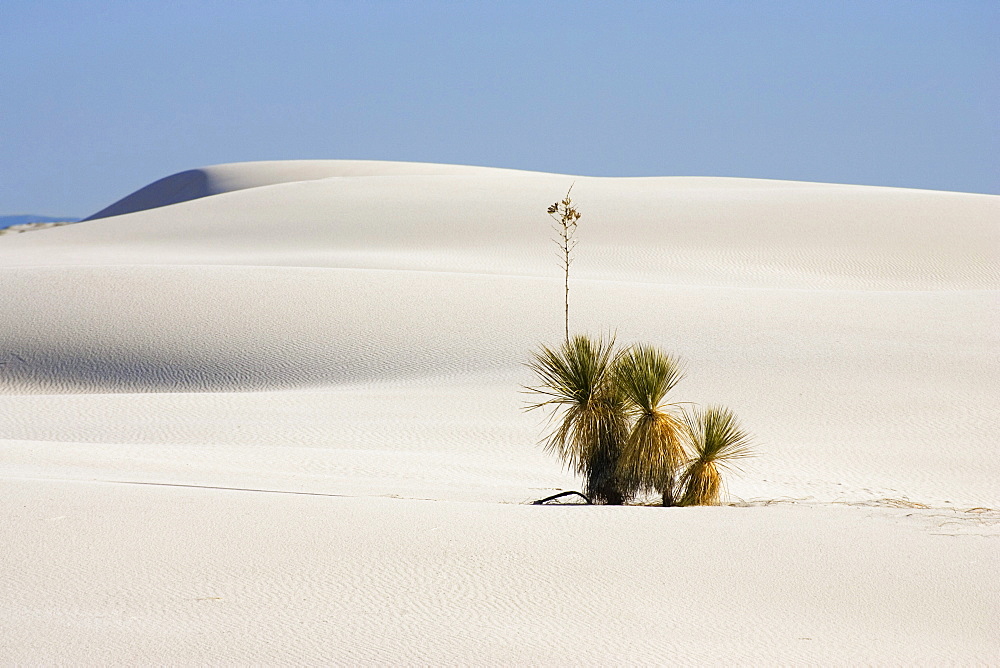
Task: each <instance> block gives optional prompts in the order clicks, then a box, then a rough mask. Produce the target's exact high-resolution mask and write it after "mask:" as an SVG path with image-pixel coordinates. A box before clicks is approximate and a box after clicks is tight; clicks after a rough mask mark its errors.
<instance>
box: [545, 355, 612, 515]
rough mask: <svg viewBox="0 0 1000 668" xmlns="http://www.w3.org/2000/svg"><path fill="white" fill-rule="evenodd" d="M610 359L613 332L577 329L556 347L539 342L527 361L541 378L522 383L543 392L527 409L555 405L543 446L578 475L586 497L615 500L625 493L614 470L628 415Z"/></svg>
mask: <svg viewBox="0 0 1000 668" xmlns="http://www.w3.org/2000/svg"><path fill="white" fill-rule="evenodd" d="M614 361H615V355H614V339H613V338H612V339H603V338H598V339H592V338H590V337H588V336H583V335H577V336H574V337H573V338H572V339H567V340H566V341H565V342H564V343H563V345H562V346H560V347H559V348H558V349H552V348H549V347H548V346H542V348H541V350H540V351H539V352H537V353H535V354H534V360H533V361H532V362H531V363H530V364H529V365H528V366H529V367H530V368H531V369H532V370H533V371H534V372H535V374H536V375H537V376H538V378H539V380H540V381H541V382H540V384H539V385H538V386H537V387H530V388H528V389H529V390H530V391H532V392H536V393H538V394H541V395H543V396H545V397H547V398H546V399H545V400H544V401H541V402H539V403H537V404H533V405H530V406H528V409H529V410H530V409H537V408H544V407H551V408H554V409H555V412H554V413H553V414H552V416H551V417H552V420H554V421H555V422H556V425H555V428H554V429H553V430H552V432H551V433H550V434H549V435H548V436H547V437H546V438H545V446H546V449H547V450H550V451H553V452H555V453H556V454H557V455H558V456H559V457H560V458H561V459H562V460H563V462H565V463H566V465H567V466H568V467H569V468H570V469H572V470H573V471H574V472H576V473H577V474H579V475H582V476H583V477H584V480H585V481H586V483H585V484H586V487H585V489H584V491H585V494H586V495H587V497H588V498H589V499H590V501H591V502H593V503H606V504H612V505H619V504H622V503H624V502H625V500H626V499H627V497H629V496H630V495H629V493H628V488H627V487H624V486H623V485H622V483H621V481H620V480H619V476H618V460H619V457H620V454H621V452H620V450H621V445H622V443H623V442H624V441H625V438H626V437H627V435H628V415H627V413H626V407H625V397H624V395H623V393H622V392H621V391H620V389H619V388H618V387H617V385H616V383H614V382H613V380H614V379H613V376H612V368H613V366H614Z"/></svg>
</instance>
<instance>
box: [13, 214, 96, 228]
mask: <svg viewBox="0 0 1000 668" xmlns="http://www.w3.org/2000/svg"><path fill="white" fill-rule="evenodd" d="M78 220H80V219H79V218H68V217H67V218H58V217H52V216H34V215H31V214H19V215H16V216H0V230H3V229H6V228H8V227H13V226H15V225H37V224H39V223H75V222H77V221H78Z"/></svg>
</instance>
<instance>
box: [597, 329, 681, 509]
mask: <svg viewBox="0 0 1000 668" xmlns="http://www.w3.org/2000/svg"><path fill="white" fill-rule="evenodd" d="M683 375H684V372H683V369H682V366H681V363H680V361H679V360H678V359H677V358H676V357H672V356H670V355H667V354H664V353H663V352H661V351H659V350H658V349H656V348H654V347H653V346H650V345H636V346H633V347H631V348H629V349H628V350H627V351H626V352H625V353H624V354H623V355H621V356H620V357H619V358H618V360H617V362H616V364H615V368H614V382H615V385H617V386H618V388H619V389H620V391H621V392H622V394H624V396H625V399H626V401H627V402H628V406H629V413H630V416H629V417H630V418H631V420H632V427H631V429H630V431H629V434H628V438H627V439H626V440H625V443H624V444H623V446H622V448H621V456H620V457H619V460H618V471H619V477H620V478H621V479H622V480H623V481H624V483H625V485H626V486H627V487H628V488H631V489H636V490H642V491H655V492H657V493H658V494H659V495H660V497H661V498H662V499H663V505H664V506H673V505H676V504H677V499H676V498H675V493H674V488H675V486H676V481H677V472H678V470H679V469H680V468H681V466H682V465H683V463H684V461H685V460H686V458H687V452H686V444H687V443H688V442H689V441H690V439H691V435H690V430H689V429H688V426H687V424H686V423H685V422H684V420H683V419H682V417H681V416H680V415H679V414H678V413H677V412H676V411H675V410H671V408H672V407H670V406H668V405H666V404H665V403H664V399H665V398H666V395H667V393H668V392H670V390H672V389H673V387H674V386H675V385H676V384H677V383H678V382H679V381H680V380H681V378H682V377H683Z"/></svg>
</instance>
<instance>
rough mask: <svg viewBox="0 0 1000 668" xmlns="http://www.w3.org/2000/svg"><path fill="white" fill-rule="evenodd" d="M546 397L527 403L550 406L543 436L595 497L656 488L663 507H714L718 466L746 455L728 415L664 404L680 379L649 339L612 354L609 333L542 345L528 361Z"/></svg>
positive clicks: (742, 437)
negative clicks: (551, 424)
mask: <svg viewBox="0 0 1000 668" xmlns="http://www.w3.org/2000/svg"><path fill="white" fill-rule="evenodd" d="M529 366H530V368H531V369H532V370H533V371H534V372H535V374H536V376H537V377H538V379H539V380H540V383H539V385H537V386H536V387H532V388H529V389H530V390H531V391H533V392H535V393H538V394H541V395H543V396H544V397H546V398H545V399H544V400H543V401H541V402H539V403H536V404H533V405H531V406H529V407H528V408H532V409H533V408H543V407H550V408H553V409H555V410H554V412H553V414H552V416H551V417H552V418H553V420H554V421H555V424H554V427H553V429H552V430H551V432H550V433H549V435H548V436H547V437H546V439H545V445H546V448H547V449H549V450H551V451H553V452H555V453H556V454H557V455H558V456H559V457H560V458H561V459H562V460H563V461H564V462H565V463H566V464H567V466H569V468H571V469H572V470H573V471H574V472H576V473H577V474H580V475H582V476H583V477H584V479H585V481H586V489H585V492H586V494H587V495H588V496H589V497H590V498H591V500H592V501H594V502H595V503H622V502H624V501H625V500H628V499H629V498H632V497H634V496H635V495H637V494H639V493H642V492H656V493H658V494H660V495H661V496H662V498H663V504H664V505H678V504H679V505H695V504H714V503H718V500H719V494H720V490H721V477H720V476H719V471H718V469H719V467H723V468H724V467H726V466H732V461H733V460H736V459H740V458H743V457H746V456H749V454H750V448H749V437H748V436H747V434H746V432H744V431H743V430H742V429H741V428H740V427H739V426H738V424H737V422H736V418H735V416H733V414H732V412H731V411H729V410H728V409H725V408H718V407H711V408H709V409H707V410H705V411H698V410H695V411H693V412H687V413H682V412H681V411H680V410H679V409H678V408H677V407H676V406H675V405H673V404H668V403H666V397H667V394H668V393H669V392H670V391H671V390H672V389H673V388H674V386H675V385H676V384H677V383H678V382H679V381H680V380H681V378H682V377H683V367H682V365H681V363H680V361H679V360H678V359H677V358H675V357H672V356H670V355H666V354H664V353H662V352H661V351H659V350H658V349H656V348H654V347H653V346H648V345H635V346H631V347H629V348H626V349H625V350H623V351H621V352H618V353H616V352H615V345H614V340H613V339H601V338H598V339H592V338H590V337H587V336H575V337H573V338H572V339H568V340H566V341H565V342H564V343H563V345H562V346H560V347H559V348H556V349H553V348H549V347H547V346H542V348H541V349H540V351H539V352H537V353H535V355H534V359H533V361H532V362H531V363H530V364H529Z"/></svg>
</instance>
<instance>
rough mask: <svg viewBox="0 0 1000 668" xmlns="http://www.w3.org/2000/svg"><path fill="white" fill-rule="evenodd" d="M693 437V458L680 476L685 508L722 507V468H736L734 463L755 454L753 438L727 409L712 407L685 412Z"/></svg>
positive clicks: (682, 502)
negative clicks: (751, 441) (752, 446)
mask: <svg viewBox="0 0 1000 668" xmlns="http://www.w3.org/2000/svg"><path fill="white" fill-rule="evenodd" d="M685 421H686V422H687V425H688V428H689V430H690V432H691V436H692V444H693V446H694V458H693V459H692V460H691V461H690V462H689V463H688V467H687V469H685V471H684V474H683V475H682V476H681V481H680V487H681V490H682V494H681V500H680V505H682V506H706V505H707V506H714V505H718V504H719V497H720V494H721V492H722V476H721V475H720V472H719V469H720V468H722V469H730V470H733V469H737V468H738V467H737V466H736V465H735V464H734V462H735V461H736V460H738V459H744V458H746V457H750V456H752V455H753V451H752V449H751V445H750V435H749V434H747V432H746V431H744V430H743V429H742V428H741V427H740V426H739V424H738V423H737V421H736V416H735V415H733V412H732V411H731V410H729V409H728V408H723V407H720V406H711V407H709V408H708V409H706V410H698V409H696V410H694V411H692V412H690V413H686V415H685Z"/></svg>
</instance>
